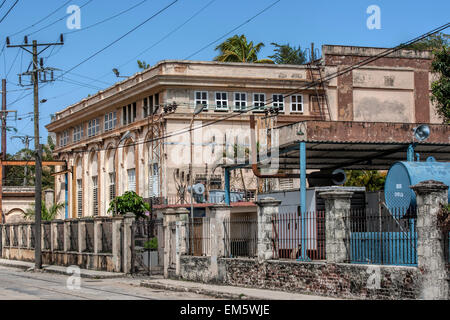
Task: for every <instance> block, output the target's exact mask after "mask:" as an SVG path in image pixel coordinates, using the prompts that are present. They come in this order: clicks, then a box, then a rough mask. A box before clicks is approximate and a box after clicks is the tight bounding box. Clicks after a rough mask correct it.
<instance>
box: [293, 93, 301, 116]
mask: <svg viewBox="0 0 450 320" xmlns="http://www.w3.org/2000/svg"><path fill="white" fill-rule="evenodd" d="M291 112H303V96H302V95H301V94H296V95H293V96H291Z"/></svg>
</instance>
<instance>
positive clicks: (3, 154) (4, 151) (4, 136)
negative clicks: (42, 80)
mask: <svg viewBox="0 0 450 320" xmlns="http://www.w3.org/2000/svg"><path fill="white" fill-rule="evenodd" d="M6 115H7V113H6V79H2V160H6ZM2 177H3V185H4V184H5V183H4V181H5V178H6V174H5V166H2Z"/></svg>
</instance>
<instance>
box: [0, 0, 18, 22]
mask: <svg viewBox="0 0 450 320" xmlns="http://www.w3.org/2000/svg"><path fill="white" fill-rule="evenodd" d="M17 2H19V0H16V2H14V4H13V5H12V6H11V8H9V10H8V12H6V14H5V15H4V16H3V18H1V19H0V23H2V21H3V20H5V18H6V17H7V16H8V14H9V13H10V12H11V10H12V9H14V7H15V6H16V4H17Z"/></svg>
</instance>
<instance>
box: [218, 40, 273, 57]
mask: <svg viewBox="0 0 450 320" xmlns="http://www.w3.org/2000/svg"><path fill="white" fill-rule="evenodd" d="M263 47H264V43H262V42H260V43H258V44H256V45H254V44H253V41H250V42H248V41H247V38H246V37H245V35H243V34H242V35H240V36H238V35H234V36H233V37H231V38H228V39H227V40H225V41H224V42H223V43H221V44H219V45H218V46H217V47H216V48H215V50H216V51H219V52H220V54H219V55H218V56H217V57H215V58H214V61H220V62H250V63H270V64H273V63H274V62H273V61H272V60H270V59H261V60H259V59H258V53H259V51H260V50H261V48H263Z"/></svg>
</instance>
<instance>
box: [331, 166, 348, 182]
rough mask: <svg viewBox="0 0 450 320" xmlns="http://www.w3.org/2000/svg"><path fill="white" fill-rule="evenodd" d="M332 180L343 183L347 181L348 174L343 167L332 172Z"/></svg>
mask: <svg viewBox="0 0 450 320" xmlns="http://www.w3.org/2000/svg"><path fill="white" fill-rule="evenodd" d="M331 181H333V183H334V184H335V185H341V184H344V183H346V182H347V175H346V174H345V171H344V170H342V169H337V170H334V171H333V173H332V178H331Z"/></svg>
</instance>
